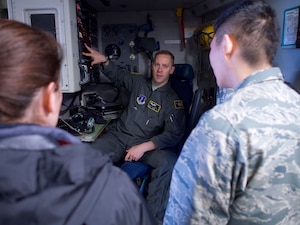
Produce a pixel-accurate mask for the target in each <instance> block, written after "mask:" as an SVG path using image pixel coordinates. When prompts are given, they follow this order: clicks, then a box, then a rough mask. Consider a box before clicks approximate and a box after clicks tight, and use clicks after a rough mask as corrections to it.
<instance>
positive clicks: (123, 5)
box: [87, 0, 203, 12]
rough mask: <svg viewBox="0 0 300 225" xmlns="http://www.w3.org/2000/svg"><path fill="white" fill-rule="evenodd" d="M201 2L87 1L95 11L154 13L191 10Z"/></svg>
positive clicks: (196, 0)
mask: <svg viewBox="0 0 300 225" xmlns="http://www.w3.org/2000/svg"><path fill="white" fill-rule="evenodd" d="M201 1H203V0H151V1H149V0H87V2H88V3H89V4H90V5H91V6H92V7H93V8H94V9H95V10H97V11H100V12H109V11H115V12H118V11H156V10H175V9H177V8H184V9H191V8H193V7H194V6H196V5H198V4H199V3H201Z"/></svg>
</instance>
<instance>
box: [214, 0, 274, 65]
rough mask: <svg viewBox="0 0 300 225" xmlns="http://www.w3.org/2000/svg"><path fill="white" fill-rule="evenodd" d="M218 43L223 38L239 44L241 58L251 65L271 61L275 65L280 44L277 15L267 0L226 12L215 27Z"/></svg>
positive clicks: (255, 0)
mask: <svg viewBox="0 0 300 225" xmlns="http://www.w3.org/2000/svg"><path fill="white" fill-rule="evenodd" d="M214 31H215V36H216V39H217V40H216V43H217V44H219V43H220V42H221V40H222V38H223V36H224V34H228V35H232V36H233V37H234V38H235V39H236V40H237V42H238V45H239V47H240V49H241V54H242V57H243V59H244V60H245V61H247V62H248V63H249V64H250V65H256V64H258V63H259V62H264V61H266V60H268V63H270V64H272V61H273V59H274V57H275V54H276V51H277V48H278V43H279V25H278V22H277V19H276V13H275V11H274V10H273V9H272V8H271V7H270V6H269V5H268V4H267V3H266V2H265V1H264V0H246V1H242V2H240V3H239V4H236V5H234V6H232V7H230V8H229V9H227V10H226V11H225V12H223V13H222V14H221V15H220V16H219V17H218V19H217V20H216V21H215V24H214Z"/></svg>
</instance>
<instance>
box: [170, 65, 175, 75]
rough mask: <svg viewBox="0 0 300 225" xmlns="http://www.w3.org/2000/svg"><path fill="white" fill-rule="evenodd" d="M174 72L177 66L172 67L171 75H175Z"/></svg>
mask: <svg viewBox="0 0 300 225" xmlns="http://www.w3.org/2000/svg"><path fill="white" fill-rule="evenodd" d="M174 71H175V66H172V68H171V71H170V74H173V73H174Z"/></svg>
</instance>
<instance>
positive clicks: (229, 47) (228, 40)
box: [222, 34, 235, 58]
mask: <svg viewBox="0 0 300 225" xmlns="http://www.w3.org/2000/svg"><path fill="white" fill-rule="evenodd" d="M222 46H223V51H224V56H225V58H230V57H231V56H232V54H233V52H234V46H235V39H234V38H233V36H232V35H229V34H225V35H224V37H223V41H222Z"/></svg>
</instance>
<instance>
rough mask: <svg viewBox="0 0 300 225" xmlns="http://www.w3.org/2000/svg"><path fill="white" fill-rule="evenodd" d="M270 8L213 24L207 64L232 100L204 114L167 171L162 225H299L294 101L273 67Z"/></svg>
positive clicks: (299, 155)
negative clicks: (168, 181)
mask: <svg viewBox="0 0 300 225" xmlns="http://www.w3.org/2000/svg"><path fill="white" fill-rule="evenodd" d="M278 27H279V26H278V24H277V21H276V17H275V12H274V10H273V9H272V8H271V7H270V6H268V5H267V4H266V3H265V2H264V1H261V0H252V1H251V0H248V1H244V2H240V3H237V4H236V5H234V6H232V7H231V8H229V9H228V10H227V11H225V12H224V13H222V15H220V17H219V18H218V19H217V20H216V22H215V27H214V28H215V36H214V38H213V41H212V43H211V52H210V62H211V65H212V68H213V70H214V73H215V76H216V80H217V84H218V86H219V87H222V88H234V93H233V95H232V96H231V98H230V99H229V100H227V101H225V102H223V103H222V104H218V105H216V106H215V107H214V108H213V109H211V110H210V111H207V112H206V113H205V114H204V115H203V116H202V118H201V119H200V121H199V123H198V124H197V126H196V128H195V129H194V130H193V131H192V133H191V134H190V136H189V138H188V139H187V141H186V142H185V145H184V147H183V150H182V152H181V155H180V157H179V159H178V161H177V163H176V165H175V167H174V170H173V175H172V181H171V188H170V197H169V202H168V206H167V210H166V214H165V217H164V224H165V225H169V224H180V225H185V224H218V225H220V224H230V225H233V224H236V225H241V224H261V225H267V224H268V225H275V224H299V221H300V96H299V94H298V93H297V92H296V91H294V90H293V89H292V88H290V87H289V86H288V85H286V84H285V82H284V78H283V75H282V73H281V71H280V69H279V68H277V67H273V66H272V62H273V59H274V56H275V54H276V49H277V48H278V42H279V28H278Z"/></svg>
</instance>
